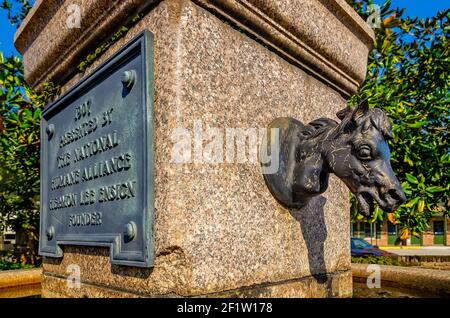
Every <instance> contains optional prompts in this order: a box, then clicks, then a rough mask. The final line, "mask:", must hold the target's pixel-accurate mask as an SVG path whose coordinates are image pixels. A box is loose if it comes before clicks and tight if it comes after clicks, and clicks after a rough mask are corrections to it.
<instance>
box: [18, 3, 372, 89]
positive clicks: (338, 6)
mask: <svg viewBox="0 0 450 318" xmlns="http://www.w3.org/2000/svg"><path fill="white" fill-rule="evenodd" d="M180 1H181V0H180ZM192 1H193V2H195V3H196V4H198V5H201V6H202V7H204V8H207V9H208V10H210V11H212V12H214V13H215V14H217V15H218V16H220V17H221V18H222V19H225V20H228V21H229V22H230V23H233V24H236V25H238V26H239V27H240V28H242V29H245V30H246V31H248V32H249V34H252V35H253V36H256V37H257V38H259V39H260V40H261V41H263V42H264V43H265V44H266V45H268V46H270V47H271V48H272V49H273V50H275V51H277V52H278V54H280V55H281V56H283V58H285V59H286V60H288V61H290V63H292V64H294V65H297V66H299V67H302V68H303V69H304V70H306V71H308V73H309V74H311V75H313V76H315V77H317V78H319V79H320V80H322V81H323V82H325V83H327V85H329V86H331V87H333V88H334V89H336V90H337V91H338V92H340V93H341V94H342V95H343V96H344V97H348V96H349V95H351V94H353V93H354V92H355V91H356V89H357V88H358V86H359V84H361V82H362V81H363V80H364V78H365V75H366V60H367V55H368V52H369V51H370V49H371V47H372V43H373V39H374V33H373V31H372V30H371V29H370V28H369V26H368V25H367V24H366V23H365V22H364V21H363V20H362V19H361V18H360V17H359V16H358V15H357V14H356V12H354V10H353V9H352V8H351V7H350V6H349V5H348V4H347V3H346V2H345V0H302V1H298V0H271V1H267V0H220V1H217V0H192ZM159 2H161V0H147V1H146V0H99V1H97V0H39V1H37V3H36V4H35V6H34V7H33V10H32V11H31V13H30V14H29V15H28V17H27V18H26V19H25V21H24V23H23V24H22V25H21V27H20V28H19V30H18V31H17V32H16V35H15V46H16V48H17V49H18V50H19V51H20V52H21V53H22V54H23V57H24V61H25V76H26V78H27V80H28V82H29V83H31V84H32V85H33V86H35V87H37V88H40V87H41V86H42V83H43V82H44V81H47V80H52V81H55V82H60V81H62V80H67V78H68V77H70V76H71V74H72V73H73V71H75V70H76V66H77V65H78V63H79V62H80V59H82V58H83V57H84V56H85V55H86V54H88V53H90V52H91V51H93V50H94V49H95V48H96V47H97V45H98V43H99V42H102V41H104V40H105V39H107V38H108V37H109V36H110V35H111V34H112V33H114V32H115V31H116V30H118V28H119V27H120V26H121V25H122V24H123V23H124V22H126V21H127V20H129V19H131V18H133V17H134V16H135V15H136V14H137V13H139V12H143V11H146V10H148V9H149V8H152V7H153V6H155V5H157V4H158V3H159ZM69 5H79V6H80V7H81V28H68V27H67V24H66V21H67V20H68V19H70V14H71V11H70V10H68V8H69ZM49 43H50V44H51V45H49Z"/></svg>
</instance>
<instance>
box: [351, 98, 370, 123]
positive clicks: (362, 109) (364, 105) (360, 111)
mask: <svg viewBox="0 0 450 318" xmlns="http://www.w3.org/2000/svg"><path fill="white" fill-rule="evenodd" d="M368 111H369V102H368V101H367V99H364V100H363V101H362V102H361V103H359V105H358V107H356V109H355V111H354V112H353V115H352V119H353V120H357V119H358V118H360V117H362V116H363V115H365V114H366V113H367V112H368Z"/></svg>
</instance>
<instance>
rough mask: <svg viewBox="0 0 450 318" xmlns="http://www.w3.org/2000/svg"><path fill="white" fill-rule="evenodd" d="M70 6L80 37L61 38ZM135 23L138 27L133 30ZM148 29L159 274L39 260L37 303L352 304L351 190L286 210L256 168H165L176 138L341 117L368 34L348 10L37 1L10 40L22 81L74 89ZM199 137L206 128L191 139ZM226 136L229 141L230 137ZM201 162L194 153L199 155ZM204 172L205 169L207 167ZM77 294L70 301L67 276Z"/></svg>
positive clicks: (291, 1) (101, 263)
mask: <svg viewBox="0 0 450 318" xmlns="http://www.w3.org/2000/svg"><path fill="white" fill-rule="evenodd" d="M71 4H77V5H79V6H80V9H81V10H80V13H81V24H80V26H81V27H80V28H68V27H67V19H68V18H70V14H72V12H73V11H70V10H69V11H68V10H67V8H68V6H69V5H71ZM137 14H140V15H139V16H140V17H141V18H139V19H135V21H136V22H134V24H132V25H131V24H130V22H129V21H130V20H131V18H133V17H135V16H136V15H137ZM124 24H127V25H131V28H130V30H129V31H128V32H127V33H126V34H125V36H123V37H122V38H120V39H119V40H117V41H114V42H112V43H111V45H110V47H109V48H108V49H107V50H106V51H105V52H104V53H102V54H99V55H98V56H96V58H95V59H94V60H93V63H92V64H91V65H89V66H88V67H87V69H86V70H85V71H84V72H80V71H79V69H78V68H77V67H78V65H79V64H80V63H81V62H82V61H84V60H86V57H87V56H88V55H89V54H91V53H93V52H95V50H96V48H98V47H100V46H101V44H102V43H104V41H107V40H108V39H109V38H111V36H112V35H113V34H114V33H115V32H116V31H117V30H118V29H119V28H120V26H121V25H124ZM143 29H147V30H149V31H151V32H152V33H153V34H154V41H155V47H154V56H155V57H154V72H155V73H154V77H155V100H154V112H155V169H156V171H155V249H156V252H155V265H154V267H153V268H151V269H143V268H133V267H127V266H116V265H111V264H110V259H109V250H108V249H107V248H104V247H79V246H64V257H63V258H62V259H53V258H45V260H44V277H43V296H44V297H86V296H87V297H124V296H125V297H135V296H137V297H140V296H144V297H145V296H206V297H209V296H237V297H241V296H242V297H247V296H249V297H266V296H267V297H350V296H351V295H352V274H351V266H350V246H349V235H350V234H349V233H350V215H349V204H348V191H347V189H346V187H345V186H344V184H343V183H342V182H341V181H339V180H338V179H337V178H335V177H334V176H333V177H332V178H331V180H330V186H329V188H328V191H327V192H326V193H324V194H323V195H322V196H318V197H316V198H315V199H313V200H312V201H311V202H310V204H309V205H308V206H306V207H305V208H303V209H301V210H288V209H285V208H283V207H282V206H281V205H280V204H278V203H277V201H276V200H275V199H274V198H273V197H272V195H271V194H270V192H269V191H268V189H267V187H266V185H265V183H264V179H263V176H262V174H261V167H260V165H259V163H258V162H257V161H256V160H253V159H254V158H251V154H247V157H248V159H249V160H247V161H245V160H243V159H242V158H241V157H239V155H238V154H236V147H237V146H236V147H235V148H233V149H234V151H235V152H234V159H230V158H228V159H229V160H226V159H225V153H226V151H230V149H229V148H228V150H226V149H225V145H224V149H223V150H224V160H223V161H222V162H219V163H211V162H208V154H207V150H206V149H207V145H206V144H208V141H207V139H206V141H205V142H204V144H203V149H202V150H203V152H200V154H202V156H198V154H199V152H198V151H199V150H198V149H199V148H198V147H199V146H198V145H197V146H196V145H194V140H192V148H191V149H192V157H191V159H192V162H191V163H186V162H185V163H177V162H174V160H173V151H174V132H175V131H177V129H185V131H188V132H191V134H192V135H191V136H192V138H193V139H194V131H195V129H197V131H198V129H199V127H200V126H201V129H202V131H203V132H204V133H205V132H206V131H207V130H208V129H209V128H215V129H217V130H216V132H219V134H222V135H223V138H224V140H225V138H226V132H227V129H228V131H232V130H234V131H236V129H239V128H241V129H259V128H264V127H266V126H267V125H268V124H269V123H270V122H271V121H272V120H273V119H274V118H276V117H283V116H291V117H295V118H297V119H299V120H301V121H302V122H309V121H311V120H313V119H316V118H319V117H330V118H336V117H335V113H336V112H337V111H338V110H340V109H342V108H344V107H345V106H346V99H347V98H348V97H349V96H350V95H351V94H352V93H354V92H355V90H356V89H357V87H358V85H359V84H360V83H361V82H362V81H363V79H364V77H365V73H366V62H367V54H368V52H369V50H370V48H371V45H372V42H373V33H372V31H371V29H370V28H369V27H368V26H367V25H366V24H365V22H364V21H362V20H361V19H360V18H359V16H358V15H357V14H356V12H354V11H353V10H352V8H351V7H349V6H348V5H347V4H346V3H345V1H344V0H336V1H333V0H305V1H297V0H283V1H281V0H278V1H275V0H274V1H268V0H265V1H258V0H242V1H237V0H221V1H212V0H194V1H188V0H165V1H144V0H126V1H111V0H110V1H106V0H104V1H81V0H77V1H75V0H70V1H52V0H40V1H37V3H36V4H35V6H34V8H33V10H32V12H31V13H30V14H29V15H28V17H27V18H26V19H25V21H24V23H23V25H22V26H21V28H20V29H19V30H18V31H17V34H16V38H15V45H16V47H17V48H18V50H19V51H20V52H21V53H22V54H23V56H24V61H25V73H26V78H27V80H28V81H29V83H30V84H32V85H33V86H34V87H35V88H38V89H39V88H41V87H42V85H43V83H44V82H45V81H47V80H51V81H53V82H55V83H57V84H60V85H61V87H62V91H63V92H64V91H67V90H68V89H70V88H71V87H73V86H74V85H75V84H76V83H77V82H78V81H79V80H80V79H81V78H83V77H84V76H86V75H88V74H89V73H91V72H92V71H93V70H94V69H95V67H96V66H98V65H99V64H100V63H101V62H102V61H104V60H105V59H107V58H108V57H109V56H111V54H113V53H114V52H115V51H117V50H118V48H120V47H121V46H122V45H124V44H125V43H127V42H128V41H129V40H131V39H132V38H133V37H134V36H136V35H137V34H138V33H139V32H140V31H142V30H143ZM199 125H200V126H199ZM230 129H231V130H230ZM196 151H197V152H196ZM202 161H203V162H202ZM70 264H77V265H78V266H79V268H80V275H81V288H79V289H78V288H68V285H67V282H66V278H67V276H68V275H69V272H68V266H69V265H70Z"/></svg>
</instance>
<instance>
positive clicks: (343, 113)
mask: <svg viewBox="0 0 450 318" xmlns="http://www.w3.org/2000/svg"><path fill="white" fill-rule="evenodd" d="M351 112H352V109H351V108H350V107H345V108H344V109H341V110H340V111H338V112H337V113H336V116H337V118H339V119H340V120H343V119H344V118H345V116H347V115H348V114H349V113H351Z"/></svg>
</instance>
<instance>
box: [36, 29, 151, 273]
mask: <svg viewBox="0 0 450 318" xmlns="http://www.w3.org/2000/svg"><path fill="white" fill-rule="evenodd" d="M41 145H42V149H41V229H40V244H39V250H40V254H41V255H45V256H50V257H61V256H62V255H63V249H62V246H63V245H88V246H108V247H110V251H111V262H112V263H113V264H120V265H128V266H139V267H150V266H152V265H153V260H154V246H153V245H154V244H153V219H154V196H153V35H152V34H151V33H150V32H148V31H144V32H142V33H140V35H139V36H137V37H136V38H135V39H134V40H132V41H131V42H130V43H128V44H126V45H125V46H124V47H122V48H121V49H120V50H119V51H118V52H117V53H115V54H114V55H113V56H112V57H111V58H109V59H108V60H107V61H105V62H104V63H103V64H102V65H100V66H99V67H98V68H97V69H96V70H95V71H94V72H93V73H92V74H91V75H89V76H87V77H86V78H85V79H84V80H82V81H81V82H79V83H78V84H77V85H76V86H75V87H74V88H72V89H71V90H70V91H69V92H67V93H66V94H64V95H63V96H62V97H61V98H59V99H58V100H57V101H56V102H54V103H53V104H51V105H50V106H49V107H48V108H46V109H45V110H44V112H43V115H42V128H41Z"/></svg>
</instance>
